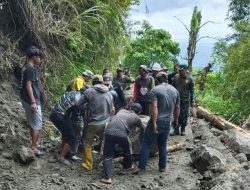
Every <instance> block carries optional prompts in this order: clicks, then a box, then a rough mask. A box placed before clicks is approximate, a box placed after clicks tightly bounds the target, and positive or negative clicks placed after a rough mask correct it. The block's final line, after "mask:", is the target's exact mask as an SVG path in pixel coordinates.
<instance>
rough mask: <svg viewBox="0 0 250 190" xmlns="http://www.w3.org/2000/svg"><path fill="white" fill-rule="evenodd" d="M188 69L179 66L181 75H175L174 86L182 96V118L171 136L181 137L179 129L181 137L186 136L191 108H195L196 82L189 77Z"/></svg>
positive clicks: (184, 66) (185, 66)
mask: <svg viewBox="0 0 250 190" xmlns="http://www.w3.org/2000/svg"><path fill="white" fill-rule="evenodd" d="M187 69H188V67H187V65H184V64H183V65H179V74H177V75H175V77H174V79H173V86H174V87H175V88H176V89H177V90H178V92H179V94H180V118H179V125H178V126H174V132H173V133H172V134H171V135H179V134H180V131H179V128H181V135H182V136H184V135H185V128H186V126H187V121H188V116H189V106H191V107H193V106H194V80H193V78H192V77H191V76H190V75H188V73H187Z"/></svg>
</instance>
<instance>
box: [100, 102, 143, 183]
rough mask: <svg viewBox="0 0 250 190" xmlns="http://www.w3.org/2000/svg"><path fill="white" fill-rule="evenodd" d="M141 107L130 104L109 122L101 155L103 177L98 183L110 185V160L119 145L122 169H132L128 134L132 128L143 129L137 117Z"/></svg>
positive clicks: (130, 145) (136, 104)
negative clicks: (121, 151)
mask: <svg viewBox="0 0 250 190" xmlns="http://www.w3.org/2000/svg"><path fill="white" fill-rule="evenodd" d="M141 109H142V108H141V105H140V104H138V103H132V104H131V105H130V106H129V110H124V109H122V110H120V111H119V112H118V113H117V114H116V115H115V116H114V117H113V118H112V120H111V121H110V122H109V124H108V126H107V128H106V129H105V142H104V153H103V167H104V175H105V177H104V178H102V179H101V180H100V181H101V182H102V183H106V184H111V183H112V179H111V176H112V159H113V155H114V151H115V146H116V145H119V146H120V147H121V148H122V149H123V155H124V160H123V168H124V169H132V144H131V140H130V139H129V133H130V131H131V129H132V128H133V127H139V128H140V129H143V125H142V122H141V120H140V118H139V117H138V114H140V112H141Z"/></svg>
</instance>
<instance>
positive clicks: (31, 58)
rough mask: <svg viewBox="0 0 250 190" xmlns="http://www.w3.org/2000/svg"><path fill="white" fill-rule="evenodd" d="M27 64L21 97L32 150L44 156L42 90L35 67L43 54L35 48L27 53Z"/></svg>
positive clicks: (22, 80) (22, 81)
mask: <svg viewBox="0 0 250 190" xmlns="http://www.w3.org/2000/svg"><path fill="white" fill-rule="evenodd" d="M26 56H27V63H26V64H25V65H24V67H23V69H22V76H21V84H20V96H21V102H22V105H23V108H24V110H25V113H26V119H27V123H28V127H29V128H30V135H31V138H32V144H31V148H32V150H33V151H34V153H35V155H37V156H40V155H43V152H42V151H41V148H42V146H41V145H39V142H38V141H39V134H40V131H41V129H42V112H41V89H40V84H39V77H38V75H37V71H36V69H35V65H39V64H40V63H41V58H42V57H43V52H42V51H41V50H40V49H38V48H37V47H35V46H31V47H30V48H28V49H27V51H26Z"/></svg>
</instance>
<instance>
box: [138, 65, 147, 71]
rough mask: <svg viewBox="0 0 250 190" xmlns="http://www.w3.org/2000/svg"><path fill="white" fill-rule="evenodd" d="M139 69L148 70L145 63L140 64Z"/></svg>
mask: <svg viewBox="0 0 250 190" xmlns="http://www.w3.org/2000/svg"><path fill="white" fill-rule="evenodd" d="M139 69H142V70H144V71H145V72H148V68H147V66H146V65H140V67H139Z"/></svg>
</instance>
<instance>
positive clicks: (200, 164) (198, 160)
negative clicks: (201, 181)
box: [191, 145, 226, 173]
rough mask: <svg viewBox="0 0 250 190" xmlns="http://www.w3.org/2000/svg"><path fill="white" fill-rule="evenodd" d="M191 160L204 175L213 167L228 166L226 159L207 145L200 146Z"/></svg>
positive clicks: (192, 153) (192, 154) (193, 152)
mask: <svg viewBox="0 0 250 190" xmlns="http://www.w3.org/2000/svg"><path fill="white" fill-rule="evenodd" d="M191 160H192V163H193V165H194V167H195V168H196V169H197V170H198V171H199V172H200V173H204V172H205V171H207V170H209V169H210V168H211V167H216V166H221V165H225V164H226V159H225V158H224V156H223V155H222V154H221V153H220V152H219V151H218V150H216V149H213V148H210V147H207V146H205V145H203V146H199V147H197V148H195V149H194V150H193V151H192V152H191Z"/></svg>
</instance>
